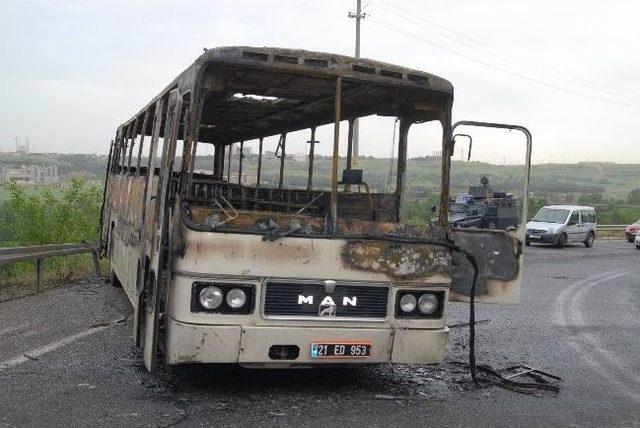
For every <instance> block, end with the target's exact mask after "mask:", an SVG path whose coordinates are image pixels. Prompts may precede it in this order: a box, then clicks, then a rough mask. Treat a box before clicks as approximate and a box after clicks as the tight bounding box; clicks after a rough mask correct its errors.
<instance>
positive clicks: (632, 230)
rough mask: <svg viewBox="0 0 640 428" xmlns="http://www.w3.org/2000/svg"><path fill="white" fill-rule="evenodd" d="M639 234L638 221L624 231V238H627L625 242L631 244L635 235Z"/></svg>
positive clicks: (639, 226) (639, 222)
mask: <svg viewBox="0 0 640 428" xmlns="http://www.w3.org/2000/svg"><path fill="white" fill-rule="evenodd" d="M638 232H640V219H638V221H636V222H635V223H633V224H630V225H629V226H627V228H626V229H625V230H624V237H625V238H627V241H629V242H633V240H634V239H636V235H637V234H638Z"/></svg>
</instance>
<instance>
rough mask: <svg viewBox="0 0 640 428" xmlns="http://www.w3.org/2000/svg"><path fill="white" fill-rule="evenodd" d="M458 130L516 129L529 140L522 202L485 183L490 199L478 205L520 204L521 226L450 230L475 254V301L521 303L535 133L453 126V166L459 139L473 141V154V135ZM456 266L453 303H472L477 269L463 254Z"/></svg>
mask: <svg viewBox="0 0 640 428" xmlns="http://www.w3.org/2000/svg"><path fill="white" fill-rule="evenodd" d="M458 127H465V128H467V127H482V128H498V129H507V130H516V131H520V132H522V133H523V134H524V135H525V137H526V152H525V159H524V167H523V169H524V171H523V173H524V177H523V181H522V183H523V189H522V194H521V195H518V196H519V197H520V198H521V199H520V201H517V200H515V199H512V200H509V198H510V197H512V196H511V195H510V193H511V192H507V190H510V189H500V190H502V192H498V191H497V190H498V189H493V190H490V188H489V183H486V182H485V183H482V185H483V186H487V197H486V198H485V199H483V198H480V199H479V200H477V199H476V201H475V202H474V203H479V204H486V205H487V206H492V207H493V206H498V207H504V206H505V204H510V203H514V204H519V205H520V209H521V212H520V216H519V221H518V224H514V225H513V226H512V227H504V228H502V229H501V228H499V227H496V226H495V223H491V222H489V223H488V225H487V224H485V223H483V222H479V223H478V224H479V225H478V226H475V227H464V228H463V227H451V226H450V227H449V228H448V233H449V236H450V237H451V238H452V239H453V241H454V242H455V243H456V245H458V246H459V247H460V248H461V249H463V250H465V251H466V252H468V253H470V254H471V255H473V257H474V258H475V259H476V262H477V264H478V280H477V281H476V286H475V293H474V294H475V300H476V301H479V302H484V303H518V302H519V301H520V286H521V283H522V269H523V249H524V243H525V234H526V227H527V209H528V197H529V174H530V170H531V133H530V132H529V130H527V128H525V127H523V126H519V125H508V124H502V123H488V122H474V121H461V122H457V123H455V124H454V125H453V127H452V134H451V135H452V136H453V137H452V138H451V144H450V147H449V151H448V156H449V159H448V161H449V163H450V165H451V156H452V155H453V154H454V153H455V142H456V136H457V137H466V138H467V140H466V141H468V142H469V146H468V150H469V152H468V153H469V155H470V153H471V148H472V141H473V136H472V135H470V134H469V133H467V134H456V133H455V131H456V128H458ZM458 141H459V142H461V141H463V140H462V139H461V138H458ZM475 149H477V147H476V148H475ZM470 184H471V183H470ZM480 190H482V189H480ZM494 190H495V191H494ZM514 194H515V193H514ZM452 196H453V195H452ZM472 196H473V195H472ZM516 208H517V207H516ZM453 267H454V269H453V280H452V285H451V294H450V299H451V300H453V301H468V300H469V295H470V293H471V287H472V282H473V267H472V265H471V263H470V262H469V261H468V260H467V259H466V258H465V256H463V255H461V254H459V253H454V266H453Z"/></svg>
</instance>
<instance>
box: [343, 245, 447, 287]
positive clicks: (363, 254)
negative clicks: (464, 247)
mask: <svg viewBox="0 0 640 428" xmlns="http://www.w3.org/2000/svg"><path fill="white" fill-rule="evenodd" d="M341 255H342V262H343V264H344V265H345V266H347V267H350V268H353V269H359V270H363V271H371V272H383V273H385V274H386V275H388V276H389V277H392V278H397V279H405V280H406V279H410V278H425V277H429V276H434V275H443V276H450V275H451V252H450V251H449V250H448V249H446V248H444V247H442V246H435V245H421V244H402V245H401V244H399V243H396V242H348V243H347V244H346V245H345V246H344V248H343V250H342V254H341Z"/></svg>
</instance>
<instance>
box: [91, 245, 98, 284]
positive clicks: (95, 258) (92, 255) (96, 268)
mask: <svg viewBox="0 0 640 428" xmlns="http://www.w3.org/2000/svg"><path fill="white" fill-rule="evenodd" d="M91 257H92V258H93V267H94V269H95V270H96V276H97V277H98V278H100V260H99V257H98V252H97V251H94V252H93V253H91Z"/></svg>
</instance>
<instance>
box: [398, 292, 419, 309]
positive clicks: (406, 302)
mask: <svg viewBox="0 0 640 428" xmlns="http://www.w3.org/2000/svg"><path fill="white" fill-rule="evenodd" d="M416 302H417V301H416V296H414V295H413V294H405V295H404V296H402V297H401V298H400V309H402V312H407V313H409V312H413V311H414V310H415V308H416Z"/></svg>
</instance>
